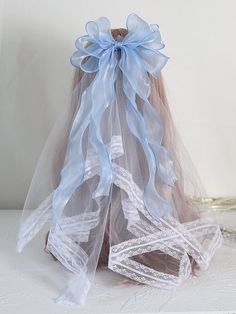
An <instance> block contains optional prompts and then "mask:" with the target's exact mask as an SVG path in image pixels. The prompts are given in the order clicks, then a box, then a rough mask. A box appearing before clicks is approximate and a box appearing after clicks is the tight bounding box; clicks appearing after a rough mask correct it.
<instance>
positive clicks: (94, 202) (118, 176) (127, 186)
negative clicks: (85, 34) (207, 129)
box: [18, 16, 221, 304]
mask: <svg viewBox="0 0 236 314" xmlns="http://www.w3.org/2000/svg"><path fill="white" fill-rule="evenodd" d="M106 23H107V20H106V21H105V24H104V23H103V24H100V25H99V23H97V24H98V25H99V27H100V33H101V25H103V28H102V31H103V35H104V33H105V34H107V33H108V30H109V31H110V26H109V25H107V24H106ZM127 24H128V25H127V29H128V34H129V37H126V38H128V39H129V38H131V39H132V40H133V39H134V37H135V35H137V32H138V30H139V36H140V31H141V29H143V28H144V27H146V28H147V27H148V26H147V25H148V24H146V23H145V22H144V21H140V20H139V18H138V17H137V16H131V17H129V20H128V23H127ZM104 25H105V26H106V27H105V26H104ZM135 25H136V26H140V27H141V28H140V27H134V26H135ZM92 26H93V27H94V26H95V24H90V25H88V27H87V28H89V31H90V34H91V33H93V34H94V37H95V38H96V29H93V28H92ZM151 30H152V32H153V30H156V28H153V27H152V28H151ZM145 31H150V26H149V28H147V29H146V30H145ZM100 33H99V34H100ZM109 34H111V33H109ZM109 38H110V37H109ZM159 48H160V47H159ZM103 49H104V47H103ZM106 49H107V47H106ZM119 49H120V47H119ZM93 53H94V52H93ZM99 53H100V52H99ZM115 53H116V54H117V55H116V62H117V60H118V61H119V60H120V59H119V57H120V56H119V53H120V52H119V51H117V50H116V52H115ZM100 55H101V54H100ZM100 55H99V56H100ZM80 57H81V55H80ZM142 57H143V56H142ZM90 58H91V57H90ZM88 60H89V59H86V63H87V66H88V67H87V68H86V69H83V71H82V70H76V80H75V86H74V89H73V93H72V101H71V104H70V105H69V106H66V108H65V110H64V112H63V113H62V114H61V116H60V117H59V119H58V121H57V122H56V124H55V127H54V129H53V130H52V132H51V134H50V136H49V138H48V140H47V143H46V145H45V148H44V151H43V152H42V155H41V157H40V160H39V162H38V166H37V169H36V171H35V174H34V177H33V180H32V183H31V186H30V190H29V192H28V196H27V199H26V202H25V206H24V210H23V214H22V218H21V222H20V230H19V235H18V250H19V251H21V250H22V249H23V247H24V246H25V245H26V244H27V243H28V242H29V241H30V240H31V239H32V238H33V237H34V236H35V235H36V234H37V232H38V231H39V230H40V229H41V228H42V227H43V225H44V224H45V223H46V222H49V223H50V231H49V237H48V243H47V249H48V250H49V251H50V252H51V253H52V254H53V255H54V256H55V257H56V258H57V259H58V260H59V261H60V262H61V263H62V264H63V265H64V266H65V267H66V268H67V269H68V270H70V271H71V272H73V273H74V279H73V280H72V281H71V282H70V283H69V285H68V287H67V289H66V290H65V292H64V293H63V294H62V295H60V296H59V297H58V299H57V302H59V303H63V304H83V303H84V302H85V300H86V296H87V294H88V292H89V289H90V286H91V283H92V281H93V278H94V275H95V271H96V268H97V265H98V263H99V262H102V261H103V259H104V255H105V256H107V258H108V268H109V269H111V270H112V271H114V272H117V273H120V274H122V275H124V276H126V277H129V278H131V279H133V280H136V281H138V282H140V283H144V284H148V285H150V286H154V287H158V288H164V289H175V288H176V287H178V286H179V285H180V284H181V283H182V282H183V281H184V280H185V279H186V278H188V277H189V276H190V275H191V273H192V262H194V263H195V264H196V265H197V266H198V267H199V268H200V269H203V270H204V269H207V267H208V265H209V262H210V260H211V258H212V256H213V255H214V252H215V250H216V249H217V248H218V247H219V245H220V243H221V233H220V229H219V227H218V225H216V224H215V223H214V221H210V220H208V219H203V218H200V216H199V211H198V208H197V207H196V206H194V205H193V204H192V203H190V202H188V201H187V198H186V196H188V197H195V196H199V195H202V193H204V192H203V189H202V188H201V185H200V183H199V181H198V179H197V175H196V173H195V171H194V169H193V167H192V164H191V160H190V159H189V157H188V155H187V153H186V151H185V150H184V148H183V145H181V141H180V139H179V136H178V134H177V132H176V130H175V128H174V124H173V121H172V118H171V114H170V110H169V106H168V103H167V100H166V97H165V93H164V86H163V81H162V77H161V73H160V71H159V74H158V76H156V77H154V76H153V75H151V74H150V72H149V73H148V74H147V76H146V79H148V81H147V82H148V85H149V94H148V98H147V100H148V102H147V100H146V99H145V97H142V95H140V94H139V93H134V92H133V91H132V90H131V89H127V90H129V92H130V94H129V95H134V98H133V101H134V102H135V104H136V111H135V110H134V107H129V105H128V104H127V103H128V102H129V95H128V96H127V90H126V91H125V90H124V71H123V69H122V67H120V68H119V67H115V72H112V74H114V73H115V76H114V81H113V87H114V89H113V91H112V92H113V94H112V95H113V96H112V97H111V98H110V100H111V102H110V103H109V104H107V106H105V107H103V111H102V112H101V115H100V121H99V132H100V134H98V129H97V128H96V127H95V124H96V122H94V121H93V123H94V124H93V123H92V122H91V121H92V120H90V122H88V124H87V126H86V127H85V129H84V132H83V133H82V139H81V138H80V140H81V142H80V144H81V150H80V146H79V145H78V146H76V145H77V143H76V141H77V140H78V138H77V137H76V136H75V137H71V134H72V135H73V130H76V132H79V131H80V130H81V129H80V126H81V124H80V123H78V124H77V129H75V123H76V122H78V121H80V119H82V121H83V122H84V121H85V119H87V117H88V114H89V112H90V110H92V106H93V103H94V98H93V99H91V93H92V92H91V88H92V87H93V86H94V85H93V84H94V82H95V79H97V77H98V74H97V69H96V71H88V68H89V67H90V69H91V62H90V61H91V60H90V61H88ZM87 61H88V62H87ZM164 63H165V62H164ZM164 63H163V64H162V67H163V66H164ZM95 65H96V63H93V65H92V67H93V68H94V66H95ZM105 82H106V84H108V82H107V81H105ZM104 86H105V85H104ZM101 94H102V93H101ZM97 97H98V98H97V99H95V100H97V101H101V103H102V100H103V98H102V97H103V95H97ZM99 97H100V98H99ZM101 98H102V100H101ZM99 99H100V100H99ZM84 100H86V101H84ZM95 102H96V101H95ZM128 110H130V112H129V113H127V111H128ZM150 113H153V115H152V114H150ZM98 114H99V113H98ZM136 115H138V117H139V116H141V117H142V119H143V120H142V121H143V122H144V123H145V124H144V125H145V133H142V128H141V126H140V125H139V124H137V121H141V120H138V119H135V117H136ZM94 119H96V116H95V117H94ZM76 132H75V133H74V134H75V135H76V134H77V135H78V134H79V133H76ZM160 132H162V134H163V136H160ZM94 134H96V136H97V137H95V135H94ZM93 136H94V137H93ZM99 136H101V137H99ZM147 138H148V139H147ZM160 138H161V143H159V145H158V146H157V145H156V142H157V143H158V140H159V139H160ZM73 141H74V142H73ZM73 144H76V145H74V146H73ZM147 145H149V148H150V147H152V152H153V153H154V154H153V155H154V156H155V167H156V168H155V169H156V170H155V171H154V169H153V171H154V173H151V172H150V169H152V168H150V163H149V162H150V160H149V159H148V158H149V157H150V156H149V155H147V151H145V149H146V148H147V147H148V146H147ZM149 148H148V149H149ZM78 156H79V157H80V158H81V157H83V159H84V163H83V164H82V163H76V160H77V159H76V158H77V157H78ZM102 156H106V157H108V163H107V165H109V166H110V167H111V168H110V170H111V171H110V172H105V170H107V169H108V168H106V167H105V165H104V159H102V158H101V157H102ZM150 158H151V157H150ZM80 160H82V159H80ZM72 162H75V164H76V166H75V167H72V168H69V166H70V165H71V163H72ZM68 169H69V170H68ZM104 169H105V170H104ZM66 170H68V171H67V172H66ZM80 172H81V173H82V179H81V180H78V177H77V173H78V174H79V173H80ZM107 174H108V175H109V177H107ZM63 175H67V178H70V180H69V181H68V182H69V183H68V185H66V188H65V189H64V190H63V187H64V186H65V185H64V186H63V184H62V183H63V180H62V178H63ZM151 176H153V178H154V183H155V192H156V194H154V193H152V194H150V192H149V190H148V189H147V186H149V185H148V182H150V177H151ZM103 184H104V185H103ZM99 186H100V187H101V189H100V190H98V187H99ZM68 187H73V188H72V189H71V190H70V191H72V192H71V195H70V196H69V197H68V199H67V200H66V201H65V199H63V197H64V195H65V193H64V192H65V191H66V192H68V191H69V190H68V189H67V188H68ZM103 187H104V189H103ZM55 191H56V197H55ZM96 191H97V192H99V193H95V192H96ZM151 192H152V191H151ZM63 193H64V194H63ZM145 193H146V194H145ZM66 195H69V194H66ZM156 195H158V199H157V201H156V202H155V201H153V200H154V199H155V198H154V197H156ZM145 196H146V198H145ZM147 196H153V199H152V197H150V198H148V197H147ZM55 199H56V202H55ZM59 201H60V202H61V203H60V206H58V207H56V209H57V208H59V209H58V211H55V204H58V202H59ZM167 205H168V206H167ZM147 207H148V209H147ZM104 235H105V240H104ZM102 246H104V247H108V249H109V251H108V252H107V251H106V250H105V251H103V250H102ZM101 252H102V254H103V256H102V255H101Z"/></svg>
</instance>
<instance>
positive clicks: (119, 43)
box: [114, 41, 123, 50]
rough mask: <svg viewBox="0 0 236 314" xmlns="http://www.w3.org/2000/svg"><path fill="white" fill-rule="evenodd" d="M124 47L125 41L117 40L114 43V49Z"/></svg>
mask: <svg viewBox="0 0 236 314" xmlns="http://www.w3.org/2000/svg"><path fill="white" fill-rule="evenodd" d="M122 47H123V43H122V42H121V41H116V42H115V43H114V49H115V50H118V49H121V48H122Z"/></svg>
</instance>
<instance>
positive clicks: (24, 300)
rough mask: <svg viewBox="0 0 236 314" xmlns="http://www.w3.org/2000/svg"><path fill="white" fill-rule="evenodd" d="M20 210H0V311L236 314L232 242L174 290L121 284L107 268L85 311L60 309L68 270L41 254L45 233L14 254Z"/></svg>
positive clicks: (235, 255) (235, 262) (235, 259)
mask: <svg viewBox="0 0 236 314" xmlns="http://www.w3.org/2000/svg"><path fill="white" fill-rule="evenodd" d="M20 214H21V211H20V210H0V232H1V233H0V313H1V314H13V313H14V314H19V313H22V314H23V313H24V314H28V313H30V314H44V313H45V314H51V313H53V314H54V313H57V314H60V313H66V314H71V313H90V314H93V313H158V312H165V313H183V312H187V313H192V312H194V313H218V312H220V313H236V243H235V244H234V245H225V244H224V245H223V246H222V247H221V248H220V249H219V250H218V251H217V253H216V255H215V256H214V259H213V260H212V263H211V265H210V268H209V269H208V270H207V271H205V272H201V273H200V274H199V275H198V276H197V277H193V278H191V279H190V280H188V281H187V282H185V283H184V285H183V286H182V287H180V288H179V289H178V290H177V291H175V292H167V291H160V290H157V289H155V288H151V287H147V286H141V285H131V284H124V283H123V281H122V280H123V278H124V277H122V276H120V275H118V274H115V273H113V272H112V271H110V270H103V271H99V272H97V274H96V277H95V281H94V283H93V287H92V289H91V291H90V293H89V296H88V298H87V302H86V304H85V306H84V307H83V308H81V307H76V306H73V307H70V306H63V305H58V304H56V303H55V301H54V299H55V298H56V297H57V296H58V294H59V293H60V292H61V291H62V290H63V289H64V288H65V285H66V283H67V278H68V271H66V270H65V269H64V267H63V266H61V265H60V264H59V263H58V262H55V261H54V260H53V259H52V257H51V256H50V255H49V254H46V253H45V252H44V250H43V247H44V238H45V232H46V230H42V231H41V232H40V233H39V234H38V235H37V236H36V238H35V239H34V240H33V241H32V242H31V243H30V244H29V245H28V246H27V247H26V248H25V249H24V250H23V251H22V253H17V252H16V232H17V230H18V222H19V217H20Z"/></svg>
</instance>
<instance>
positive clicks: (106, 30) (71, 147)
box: [52, 14, 176, 221]
mask: <svg viewBox="0 0 236 314" xmlns="http://www.w3.org/2000/svg"><path fill="white" fill-rule="evenodd" d="M126 27H127V30H128V34H127V35H126V36H125V37H124V38H123V40H122V41H117V40H115V39H114V38H113V36H112V34H111V25H110V22H109V20H108V19H107V18H105V17H102V18H99V19H98V20H96V21H90V22H88V23H87V24H86V31H87V35H85V36H82V37H79V38H78V39H77V40H76V42H75V45H76V48H77V50H76V51H75V52H74V53H73V55H72V57H71V63H72V65H73V66H75V67H78V68H80V69H82V70H83V71H84V72H86V73H95V77H94V79H93V80H92V82H91V84H90V85H89V86H88V87H87V88H86V90H84V92H83V94H82V97H81V102H80V108H79V110H78V112H77V114H76V115H75V118H74V120H73V124H72V128H71V131H70V134H69V138H68V148H67V154H66V160H65V164H64V167H63V169H62V171H61V180H60V183H59V185H58V187H57V189H56V190H55V191H54V192H53V198H52V199H53V201H52V207H53V219H54V221H55V220H57V219H58V218H59V217H60V216H61V214H62V212H63V209H64V207H65V206H66V204H67V202H68V201H69V200H70V198H71V196H72V194H73V193H74V191H75V190H76V189H77V188H78V186H79V185H81V184H82V183H83V180H84V166H85V160H84V156H83V152H82V140H83V135H84V132H85V130H86V128H87V127H88V126H89V134H88V137H89V142H90V144H91V145H92V147H93V148H94V150H95V151H96V153H97V154H98V157H99V162H100V174H99V175H100V179H99V183H98V185H97V187H96V190H95V191H94V192H93V194H92V198H96V197H98V196H101V195H106V196H108V195H109V193H110V188H111V184H112V183H113V180H114V177H113V175H114V174H113V170H112V163H111V160H110V157H109V154H108V151H107V147H106V144H105V143H104V142H103V139H102V136H101V131H100V123H101V118H102V116H103V113H104V111H105V110H106V108H107V107H108V106H112V105H114V104H115V99H116V93H115V81H116V79H117V75H118V71H120V72H121V73H122V88H123V92H124V94H125V96H126V98H127V104H126V105H125V104H124V105H125V106H126V107H125V112H126V122H127V125H128V127H129V130H130V131H131V132H132V134H133V135H134V136H135V137H136V138H137V139H138V141H139V143H140V144H141V145H142V147H143V151H144V153H145V156H146V160H147V164H148V169H149V180H148V182H147V184H146V186H145V189H144V204H145V207H146V209H147V210H148V212H149V213H150V215H151V216H153V218H154V219H157V220H158V219H159V218H160V217H162V216H163V215H166V214H168V213H169V212H170V211H171V208H172V205H173V204H172V203H171V201H170V200H166V199H164V198H163V197H162V196H161V195H160V194H159V193H158V191H157V190H156V182H155V178H156V176H157V177H159V178H160V179H161V180H162V181H163V182H164V183H165V184H167V185H169V186H174V182H175V180H176V174H175V170H174V167H173V165H172V164H171V154H170V152H169V151H168V150H167V149H166V148H165V147H163V146H162V140H163V125H162V121H161V119H160V116H159V113H158V112H157V110H156V109H155V108H154V106H153V105H152V104H151V103H150V102H149V100H148V98H149V96H150V92H151V90H150V78H149V75H151V76H153V77H155V78H156V77H157V76H158V74H159V73H160V71H161V69H162V68H163V67H164V66H165V64H166V62H167V60H168V59H169V58H168V57H167V56H165V55H163V54H162V53H161V52H160V51H159V50H161V49H162V48H164V44H163V42H162V40H161V35H160V32H159V27H158V26H157V25H154V24H151V25H149V24H147V23H146V22H145V21H144V20H142V19H141V18H140V17H138V16H137V15H136V14H130V15H129V16H128V17H127V21H126ZM137 95H138V96H139V97H140V98H141V99H142V100H143V102H144V106H143V112H142V113H141V112H140V111H139V110H138V109H137V105H136V96H137ZM107 128H108V132H109V125H108V126H107ZM170 165H171V166H170Z"/></svg>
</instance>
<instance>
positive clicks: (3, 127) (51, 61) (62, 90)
mask: <svg viewBox="0 0 236 314" xmlns="http://www.w3.org/2000/svg"><path fill="white" fill-rule="evenodd" d="M2 3H3V1H2V2H1V5H2ZM3 5H4V8H3V10H2V11H1V14H0V19H1V21H0V28H1V29H0V30H1V32H0V40H1V41H0V44H1V46H0V47H1V60H0V66H1V67H0V69H1V71H0V104H1V107H0V108H1V109H0V111H1V112H0V149H1V151H0V152H1V154H0V158H1V162H0V173H1V176H0V207H1V208H19V207H22V205H23V202H24V199H25V196H26V192H27V189H28V186H29V183H30V179H31V177H32V174H33V170H34V167H35V165H36V162H37V159H38V156H39V154H40V151H41V149H42V147H43V144H44V141H45V139H46V137H47V135H48V133H49V131H50V128H51V127H52V125H53V122H54V121H55V119H56V117H57V115H58V113H59V112H60V110H61V109H62V107H63V106H64V103H65V102H66V101H67V98H68V95H69V92H70V86H71V79H72V73H73V68H72V66H71V65H70V62H69V57H70V55H71V53H72V52H73V51H74V41H75V39H76V38H77V37H78V36H80V35H82V34H84V24H85V23H86V22H87V21H88V20H91V19H96V18H97V17H99V16H107V17H108V18H109V19H110V20H111V21H112V24H113V27H120V26H123V27H124V26H125V19H126V16H127V15H128V14H129V13H130V12H135V13H137V14H139V15H140V16H141V17H143V18H144V19H145V20H147V21H148V22H150V23H157V24H159V25H160V30H161V34H162V37H163V40H164V42H165V43H166V48H165V51H163V52H165V53H166V54H167V55H168V56H170V57H171V59H170V60H169V62H168V64H167V66H166V68H165V70H164V71H163V73H164V76H165V80H166V82H167V91H168V95H169V99H170V104H171V108H172V112H173V115H174V119H175V121H176V124H177V126H178V128H179V131H180V133H181V135H182V138H183V140H184V142H185V144H186V146H187V149H188V150H189V152H190V155H191V157H192V159H193V161H194V163H195V165H196V168H197V170H198V171H199V173H200V176H201V178H202V181H203V184H204V185H205V188H206V190H207V192H208V194H209V195H212V196H219V195H221V196H232V195H235V194H236V191H235V187H236V163H235V155H236V143H235V134H236V122H235V117H236V106H235V105H236V93H235V82H236V61H235V58H236V57H235V56H236V42H235V32H236V19H235V12H236V1H234V0H178V1H175V0H145V1H144V0H120V1H111V0H99V1H92V0H86V1H81V0H70V1H68V0H67V1H66V0H57V1H56V0H50V1H48V0H40V1H36V0H21V1H17V0H7V1H5V2H4V3H3Z"/></svg>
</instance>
